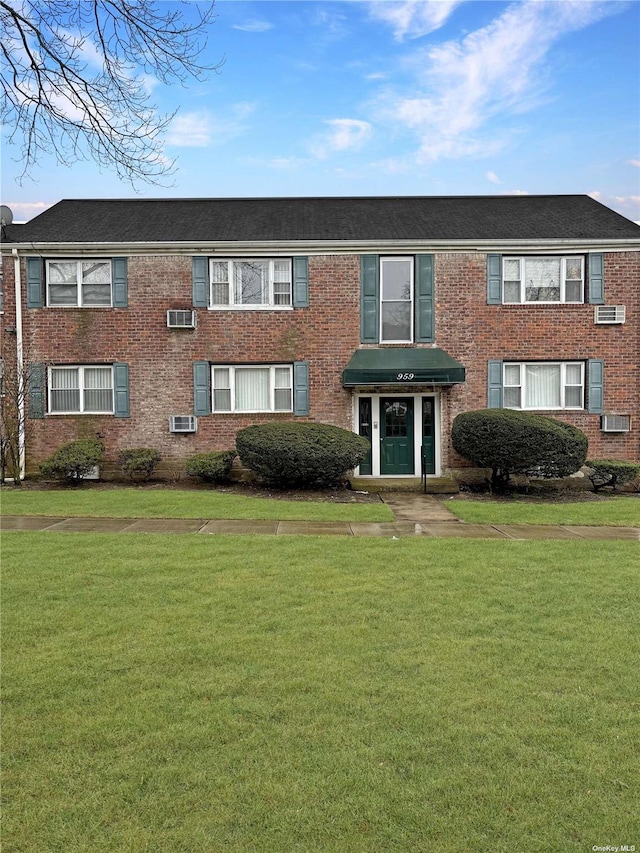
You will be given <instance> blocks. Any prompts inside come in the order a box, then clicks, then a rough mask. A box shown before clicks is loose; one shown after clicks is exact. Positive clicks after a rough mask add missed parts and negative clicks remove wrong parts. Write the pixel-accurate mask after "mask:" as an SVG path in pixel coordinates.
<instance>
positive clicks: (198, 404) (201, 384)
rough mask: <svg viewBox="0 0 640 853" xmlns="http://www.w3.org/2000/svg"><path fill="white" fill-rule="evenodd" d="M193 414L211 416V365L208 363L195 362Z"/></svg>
mask: <svg viewBox="0 0 640 853" xmlns="http://www.w3.org/2000/svg"><path fill="white" fill-rule="evenodd" d="M193 413H194V415H210V414H211V365H210V364H209V362H208V361H194V362H193Z"/></svg>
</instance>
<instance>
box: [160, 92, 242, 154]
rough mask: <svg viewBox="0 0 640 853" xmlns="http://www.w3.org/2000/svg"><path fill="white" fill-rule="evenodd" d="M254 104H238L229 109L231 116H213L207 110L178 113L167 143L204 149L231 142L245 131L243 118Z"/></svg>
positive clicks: (169, 131)
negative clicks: (229, 140) (212, 145)
mask: <svg viewBox="0 0 640 853" xmlns="http://www.w3.org/2000/svg"><path fill="white" fill-rule="evenodd" d="M254 110H255V104H251V103H248V102H246V101H241V102H239V103H237V104H234V105H233V106H232V107H231V115H228V116H224V115H215V116H214V115H213V114H212V113H211V112H210V111H209V110H201V111H200V112H190V113H181V114H178V115H177V116H176V117H175V118H174V119H173V121H172V122H171V125H170V127H169V130H168V131H167V137H166V142H167V144H168V145H175V146H177V147H179V148H206V147H207V146H208V145H211V144H212V143H217V142H224V141H226V140H228V139H233V138H234V137H235V136H238V135H239V134H240V133H243V132H244V131H245V130H246V124H245V119H246V118H247V117H248V116H249V115H251V113H252V112H253V111H254Z"/></svg>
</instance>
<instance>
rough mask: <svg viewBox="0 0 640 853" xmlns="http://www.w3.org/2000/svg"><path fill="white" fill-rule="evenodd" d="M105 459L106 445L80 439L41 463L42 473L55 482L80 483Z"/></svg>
mask: <svg viewBox="0 0 640 853" xmlns="http://www.w3.org/2000/svg"><path fill="white" fill-rule="evenodd" d="M103 459H104V445H103V444H102V442H100V441H98V440H97V439H95V438H80V439H78V440H77V441H70V442H69V444H64V445H63V446H62V447H60V448H59V449H58V450H56V452H55V453H54V454H53V455H52V456H50V457H49V458H48V459H46V460H45V461H44V462H41V463H40V473H41V474H42V475H43V476H44V477H49V478H51V479H54V480H70V481H72V482H78V481H80V480H82V479H84V477H86V476H87V474H90V473H91V471H93V469H94V468H95V467H96V466H97V465H100V463H101V462H102V460H103Z"/></svg>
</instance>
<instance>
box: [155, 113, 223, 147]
mask: <svg viewBox="0 0 640 853" xmlns="http://www.w3.org/2000/svg"><path fill="white" fill-rule="evenodd" d="M212 128H213V125H212V119H211V116H210V115H209V113H208V112H199V113H197V112H194V113H183V114H182V115H177V116H176V117H175V118H174V119H173V121H172V122H171V125H170V127H169V130H168V131H167V139H166V141H167V144H168V145H177V146H178V147H179V148H206V147H207V145H209V143H210V142H211V136H212V132H213V131H212Z"/></svg>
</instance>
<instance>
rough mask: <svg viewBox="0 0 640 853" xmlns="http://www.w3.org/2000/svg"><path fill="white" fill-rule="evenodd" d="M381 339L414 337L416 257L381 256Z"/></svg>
mask: <svg viewBox="0 0 640 853" xmlns="http://www.w3.org/2000/svg"><path fill="white" fill-rule="evenodd" d="M380 329H381V334H380V340H381V342H382V343H411V341H412V340H413V337H412V331H413V258H380Z"/></svg>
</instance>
